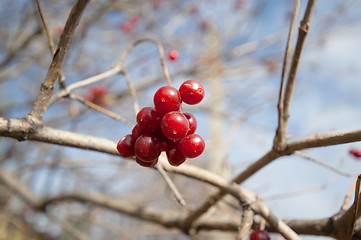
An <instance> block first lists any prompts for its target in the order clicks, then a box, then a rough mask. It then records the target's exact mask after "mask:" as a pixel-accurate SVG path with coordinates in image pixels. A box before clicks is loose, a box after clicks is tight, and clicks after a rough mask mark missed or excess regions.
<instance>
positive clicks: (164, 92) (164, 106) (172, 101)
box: [153, 86, 182, 115]
mask: <svg viewBox="0 0 361 240" xmlns="http://www.w3.org/2000/svg"><path fill="white" fill-rule="evenodd" d="M153 102H154V106H155V109H156V110H157V111H158V112H159V113H160V114H161V115H165V114H166V113H168V112H171V111H178V110H179V108H180V106H181V103H182V99H181V95H180V93H179V91H178V90H177V89H175V88H174V87H171V86H163V87H161V88H159V89H158V90H157V91H156V92H155V94H154V98H153Z"/></svg>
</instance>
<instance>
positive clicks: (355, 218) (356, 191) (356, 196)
mask: <svg viewBox="0 0 361 240" xmlns="http://www.w3.org/2000/svg"><path fill="white" fill-rule="evenodd" d="M360 182H361V174H360V175H359V176H358V177H357V181H356V188H355V199H354V203H353V204H354V205H355V208H354V213H353V215H352V219H351V226H350V228H349V232H348V234H349V235H348V239H349V240H352V234H353V229H354V226H355V222H356V220H357V214H358V208H359V197H360Z"/></svg>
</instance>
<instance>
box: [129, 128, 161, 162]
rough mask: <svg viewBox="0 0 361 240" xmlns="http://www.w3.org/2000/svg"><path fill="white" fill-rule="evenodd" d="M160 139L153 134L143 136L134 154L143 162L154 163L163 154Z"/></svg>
mask: <svg viewBox="0 0 361 240" xmlns="http://www.w3.org/2000/svg"><path fill="white" fill-rule="evenodd" d="M161 147H162V146H161V144H160V141H159V140H158V138H156V137H155V136H153V135H151V134H144V135H141V136H140V137H139V138H138V139H137V141H135V144H134V153H135V156H136V157H137V158H139V159H140V160H142V161H143V162H154V161H155V160H156V159H157V158H158V157H159V155H160V153H161Z"/></svg>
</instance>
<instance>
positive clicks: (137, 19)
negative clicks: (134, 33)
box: [130, 16, 139, 26]
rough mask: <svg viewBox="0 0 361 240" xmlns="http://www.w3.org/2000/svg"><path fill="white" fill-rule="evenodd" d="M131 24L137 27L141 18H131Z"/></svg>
mask: <svg viewBox="0 0 361 240" xmlns="http://www.w3.org/2000/svg"><path fill="white" fill-rule="evenodd" d="M130 23H131V24H132V25H133V26H135V25H137V24H138V23H139V17H138V16H133V17H131V18H130Z"/></svg>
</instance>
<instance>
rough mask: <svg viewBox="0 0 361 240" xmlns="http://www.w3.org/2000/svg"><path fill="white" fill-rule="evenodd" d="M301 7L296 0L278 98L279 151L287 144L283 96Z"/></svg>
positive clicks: (277, 146) (276, 142)
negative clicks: (294, 32)
mask: <svg viewBox="0 0 361 240" xmlns="http://www.w3.org/2000/svg"><path fill="white" fill-rule="evenodd" d="M299 6H300V0H295V5H294V9H293V14H292V19H291V24H290V29H289V32H288V39H287V45H286V50H285V55H284V58H283V66H282V74H281V86H280V92H279V96H278V128H277V132H276V136H275V138H274V142H273V145H274V148H276V149H277V150H278V151H280V150H282V149H284V148H285V146H286V144H287V139H286V130H287V129H286V127H285V125H284V116H283V114H284V112H283V111H284V109H283V104H284V102H283V95H284V88H285V80H286V72H287V69H288V58H289V53H290V48H291V42H292V36H293V31H294V28H295V23H296V18H297V14H298V9H299Z"/></svg>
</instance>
